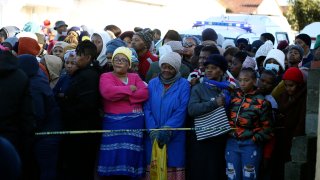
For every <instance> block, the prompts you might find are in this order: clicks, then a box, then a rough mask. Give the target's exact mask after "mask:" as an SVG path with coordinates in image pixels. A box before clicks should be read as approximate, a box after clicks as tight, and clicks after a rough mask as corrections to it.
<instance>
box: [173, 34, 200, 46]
mask: <svg viewBox="0 0 320 180" xmlns="http://www.w3.org/2000/svg"><path fill="white" fill-rule="evenodd" d="M169 39H170V38H169ZM186 39H192V40H193V41H194V42H195V43H196V46H198V45H200V44H201V41H200V39H199V38H197V37H195V36H191V35H185V36H184V37H183V39H182V42H185V41H186ZM177 41H179V40H177Z"/></svg>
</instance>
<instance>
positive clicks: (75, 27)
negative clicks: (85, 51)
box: [67, 26, 81, 37]
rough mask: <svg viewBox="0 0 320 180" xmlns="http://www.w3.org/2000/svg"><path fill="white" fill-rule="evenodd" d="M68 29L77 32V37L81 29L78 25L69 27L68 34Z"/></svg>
mask: <svg viewBox="0 0 320 180" xmlns="http://www.w3.org/2000/svg"><path fill="white" fill-rule="evenodd" d="M70 31H74V32H76V33H77V34H78V37H79V36H80V34H81V29H80V28H79V27H77V26H73V27H71V28H70V29H69V30H68V32H67V34H69V32H70Z"/></svg>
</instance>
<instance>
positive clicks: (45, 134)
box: [35, 128, 237, 136]
mask: <svg viewBox="0 0 320 180" xmlns="http://www.w3.org/2000/svg"><path fill="white" fill-rule="evenodd" d="M225 129H230V130H233V129H237V128H161V129H114V130H81V131H47V132H37V133H35V135H36V136H47V135H69V134H97V133H113V132H136V131H142V132H148V131H195V130H225Z"/></svg>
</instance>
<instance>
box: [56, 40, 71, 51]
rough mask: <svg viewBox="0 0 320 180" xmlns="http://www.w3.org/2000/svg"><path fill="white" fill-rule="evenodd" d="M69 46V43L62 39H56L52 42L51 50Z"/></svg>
mask: <svg viewBox="0 0 320 180" xmlns="http://www.w3.org/2000/svg"><path fill="white" fill-rule="evenodd" d="M67 46H69V43H66V42H64V41H58V42H56V43H55V44H54V46H53V48H52V50H53V49H54V48H56V47H61V48H62V49H64V48H65V47H67Z"/></svg>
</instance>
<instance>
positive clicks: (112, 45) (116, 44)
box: [106, 38, 127, 54]
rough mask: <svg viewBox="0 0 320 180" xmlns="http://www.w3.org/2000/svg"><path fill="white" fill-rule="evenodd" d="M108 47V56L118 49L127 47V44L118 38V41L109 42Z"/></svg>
mask: <svg viewBox="0 0 320 180" xmlns="http://www.w3.org/2000/svg"><path fill="white" fill-rule="evenodd" d="M106 46H107V51H106V54H108V53H111V54H113V52H114V51H115V50H116V49H117V48H118V47H127V44H126V43H125V42H124V41H122V40H121V39H120V38H116V39H113V40H111V41H109V42H107V44H106Z"/></svg>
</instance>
